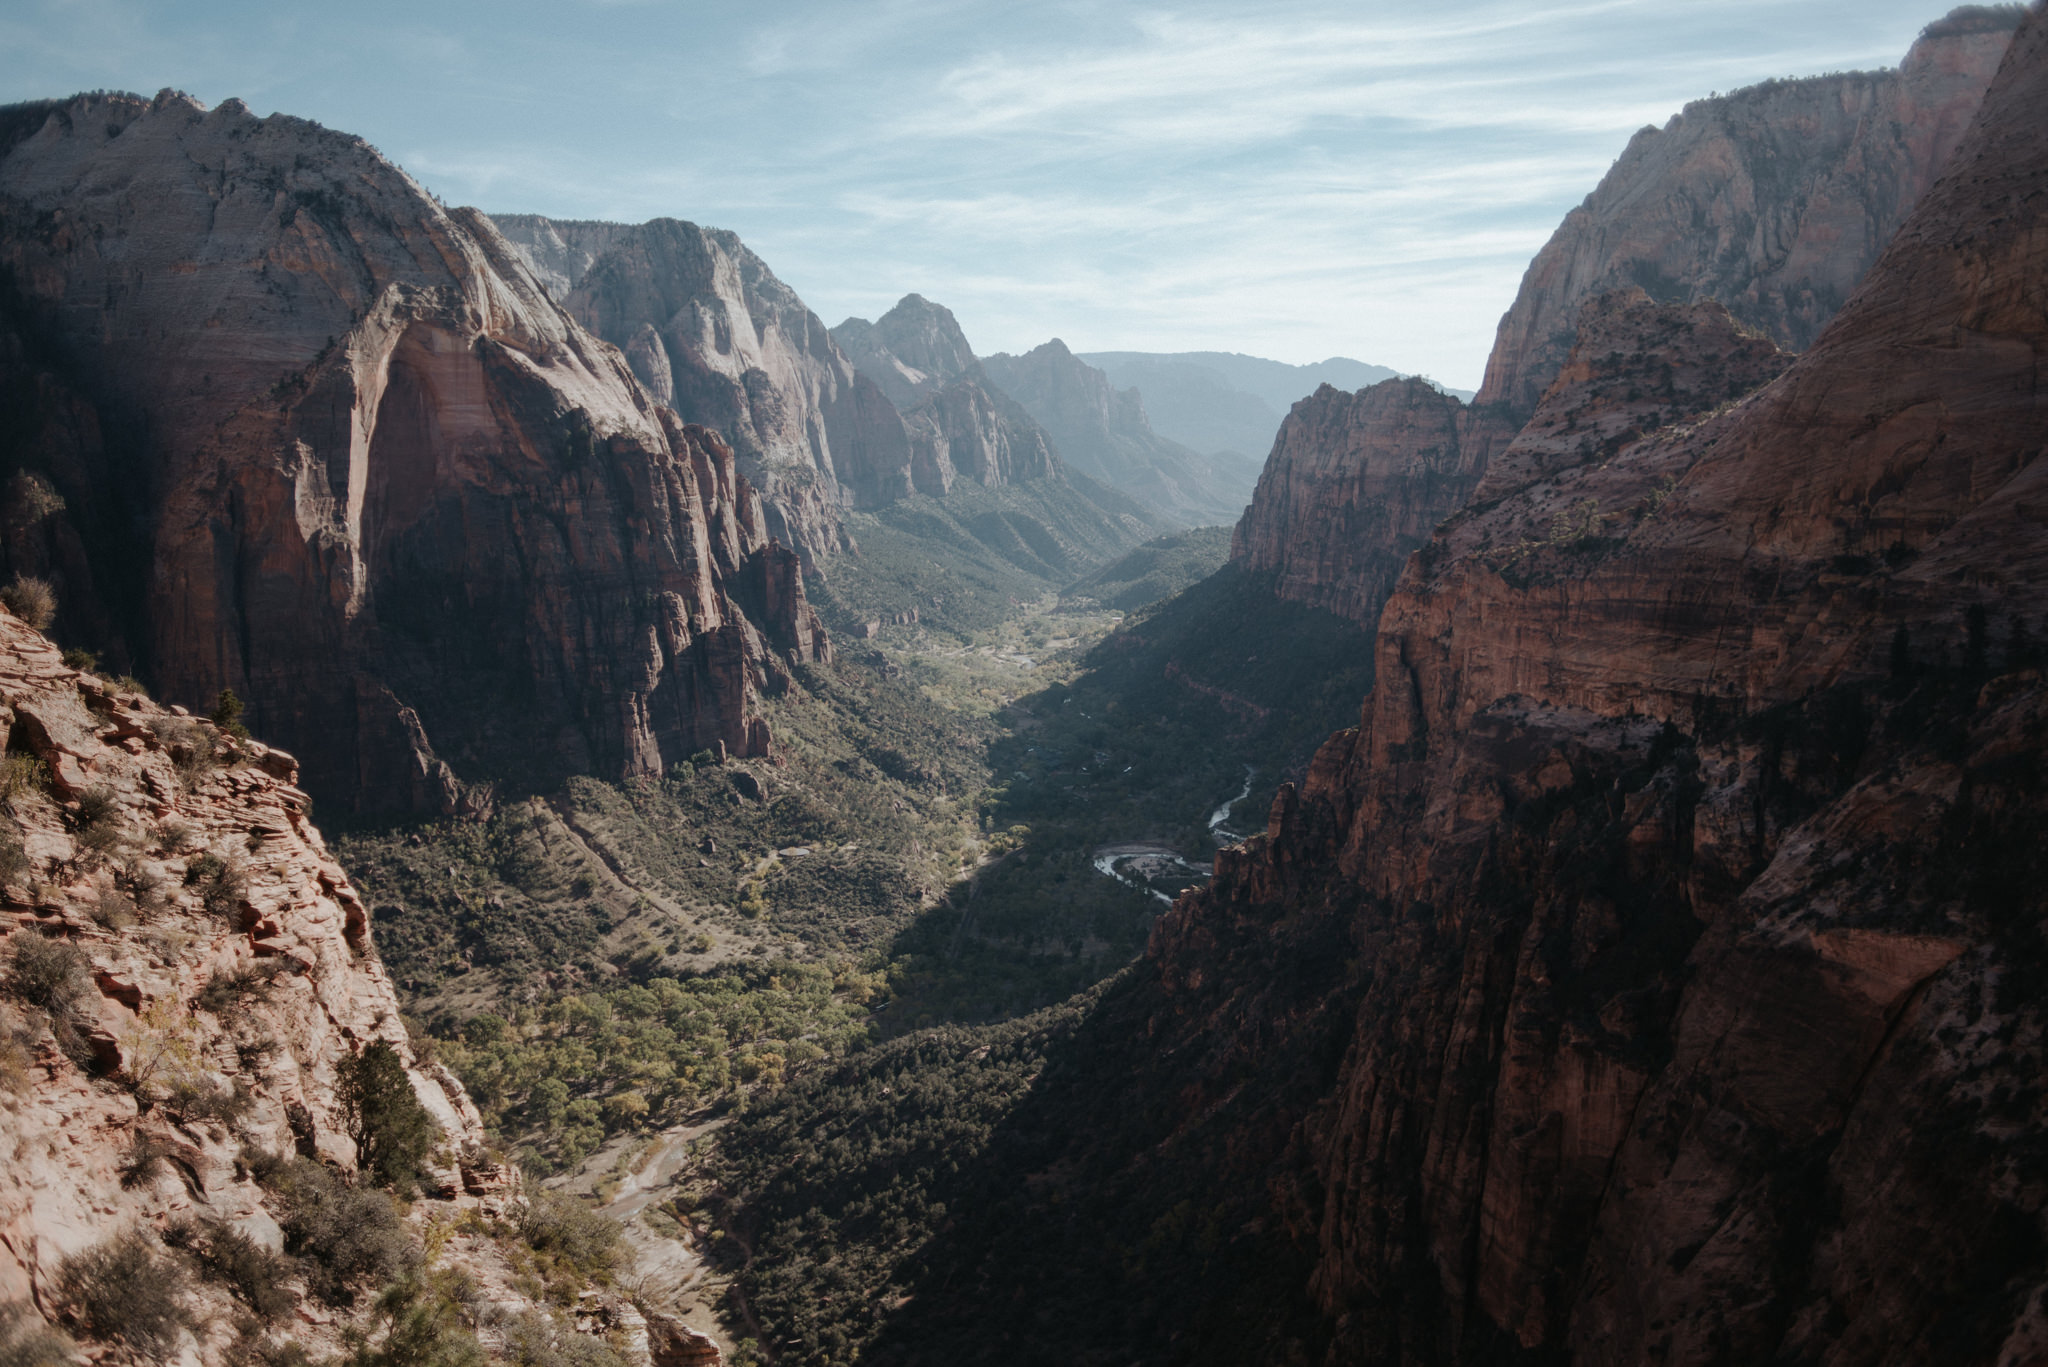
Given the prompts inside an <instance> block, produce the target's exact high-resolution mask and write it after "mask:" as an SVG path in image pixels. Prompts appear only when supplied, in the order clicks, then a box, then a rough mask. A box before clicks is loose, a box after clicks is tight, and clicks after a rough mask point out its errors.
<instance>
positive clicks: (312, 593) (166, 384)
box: [0, 93, 825, 810]
mask: <svg viewBox="0 0 2048 1367" xmlns="http://www.w3.org/2000/svg"><path fill="white" fill-rule="evenodd" d="M0 123H4V128H0V267H4V270H5V273H6V280H7V284H8V290H7V293H6V297H5V299H4V300H0V306H4V313H5V320H4V321H5V323H6V327H5V329H4V331H5V332H6V333H7V334H8V341H7V344H6V346H5V347H4V348H0V356H4V357H5V361H6V365H7V370H8V374H7V376H6V380H7V383H8V384H9V386H10V389H11V392H15V393H31V394H33V395H35V396H37V405H38V408H37V411H35V412H32V413H27V414H24V415H23V417H22V420H21V421H18V422H17V421H10V423H9V424H8V425H7V430H6V433H5V440H6V442H7V445H8V450H7V452H6V454H7V456H8V458H9V460H10V462H11V463H12V464H14V465H15V466H16V467H17V468H25V469H28V470H33V471H37V472H40V473H42V474H44V475H45V476H47V477H48V479H49V480H50V481H51V482H52V483H53V484H54V485H55V487H56V488H57V490H58V491H59V492H60V493H61V495H62V496H63V498H64V500H65V501H66V503H67V505H68V506H67V507H66V508H65V509H64V510H63V511H62V512H60V513H56V514H53V515H52V516H53V517H55V518H56V519H57V520H58V521H59V522H60V523H61V524H63V525H64V526H65V527H67V528H69V529H70V530H68V531H66V532H64V533H63V534H62V535H58V534H55V533H38V534H37V535H36V536H33V537H28V538H15V539H14V541H11V543H10V550H11V552H12V551H15V550H18V547H19V545H36V544H41V545H44V546H47V547H50V548H51V554H52V555H53V556H55V557H57V558H56V559H54V560H53V562H52V563H51V564H49V565H46V566H42V567H41V568H47V569H50V570H52V571H53V572H54V573H56V575H57V576H58V578H59V579H60V580H61V581H62V582H61V583H60V585H59V588H60V599H61V600H62V601H63V602H64V604H65V607H64V616H62V617H60V620H59V630H60V632H61V633H63V634H65V635H66V636H67V638H68V639H71V640H75V641H79V642H80V643H81V644H89V645H92V646H93V647H95V648H97V649H100V650H102V651H103V652H105V653H107V654H109V656H110V657H111V658H114V659H115V660H116V661H117V662H119V663H122V664H128V665H132V666H133V667H135V668H137V669H138V670H139V671H141V672H142V673H144V674H145V676H146V677H148V678H149V679H150V680H151V681H152V683H154V684H155V685H156V686H157V687H158V689H159V690H160V691H161V692H163V693H165V694H167V695H168V696H171V697H176V698H183V699H186V700H188V701H199V700H202V699H207V700H210V699H211V698H212V696H213V694H214V693H215V692H216V691H218V690H219V689H221V688H222V687H232V688H234V689H235V690H236V691H237V692H238V693H239V694H240V695H241V696H242V697H243V698H245V699H246V700H247V701H248V704H249V720H250V722H251V724H252V725H253V726H254V727H256V728H257V729H258V731H259V732H260V733H261V734H264V735H266V736H269V737H272V738H274V739H275V740H277V741H278V742H280V743H282V744H285V745H287V746H288V747H290V748H291V749H292V750H293V751H294V752H295V753H297V754H299V755H300V757H301V759H302V760H303V762H304V764H305V766H306V775H307V779H306V781H307V785H308V787H309V788H310V789H312V790H313V791H315V792H316V793H317V794H318V795H319V796H321V798H322V799H323V800H331V801H336V802H339V803H342V804H344V805H346V806H354V807H369V808H375V807H413V808H420V809H426V810H451V809H453V808H454V807H456V806H458V805H460V804H461V803H463V802H464V801H466V800H473V799H471V798H466V797H465V791H466V787H467V784H468V782H469V781H470V780H474V779H481V778H491V777H496V776H499V775H502V774H505V773H508V772H512V771H515V770H516V771H517V772H518V773H519V774H520V775H521V776H522V780H523V781H545V780H546V779H547V778H549V777H550V776H551V775H559V774H562V773H568V772H576V771H583V772H598V773H632V772H649V771H654V770H658V769H659V768H660V767H662V766H663V765H664V764H665V763H667V762H672V761H673V760H674V759H675V758H677V757H680V756H682V755H687V754H689V753H692V752H693V751H695V750H697V749H701V748H703V747H705V746H709V745H714V744H719V743H723V744H724V745H725V746H727V747H728V748H729V749H731V750H735V751H743V752H751V753H759V752H761V751H762V750H763V749H764V748H765V746H766V745H767V736H766V732H765V727H764V726H763V725H762V723H761V722H760V720H759V718H758V717H757V716H755V715H754V713H753V710H752V706H751V704H752V700H753V698H754V696H755V694H756V691H757V690H759V689H761V688H764V687H768V688H772V687H775V686H777V683H778V681H779V679H780V678H781V677H782V675H783V672H784V667H785V662H786V660H787V659H788V658H789V653H790V652H794V653H795V655H796V656H797V657H799V658H812V657H816V656H817V655H819V654H820V653H821V652H822V651H824V649H825V645H824V641H823V636H822V633H820V631H819V630H818V628H817V625H816V620H815V617H814V616H813V615H812V614H811V612H810V610H809V608H808V606H807V605H806V604H805V602H804V599H803V594H802V586H801V582H800V580H799V579H798V577H797V566H796V563H795V557H794V556H791V555H789V554H788V553H787V552H785V551H782V550H780V549H778V548H776V547H775V546H773V545H771V544H770V542H769V539H768V536H767V535H766V531H765V528H764V525H763V521H762V515H761V510H760V505H759V501H758V499H757V498H756V497H755V495H754V493H753V491H752V490H751V489H750V488H749V487H748V486H747V484H746V483H745V481H744V480H742V479H740V478H739V477H738V475H737V473H736V472H735V470H734V468H733V464H732V457H731V455H730V453H729V452H728V451H727V449H726V448H725V446H724V445H723V444H722V443H721V442H720V440H719V439H718V438H717V437H716V436H714V435H713V434H711V433H709V432H706V431H704V430H703V429H701V428H693V427H689V426H686V425H685V424H683V423H682V422H680V421H679V420H677V419H676V417H675V415H674V414H673V413H671V412H669V411H668V410H666V409H665V408H664V407H663V406H662V405H660V404H659V403H658V402H657V401H656V400H655V399H653V398H651V397H650V396H649V394H648V393H647V391H646V390H645V389H644V388H643V387H642V386H641V385H640V384H639V383H638V382H636V380H635V379H634V378H633V375H632V373H631V371H630V369H629V367H628V364H627V361H626V359H625V358H624V357H622V356H621V355H620V354H619V352H618V351H616V350H615V349H614V348H612V347H611V346H609V345H608V344H606V343H604V342H602V341H600V340H598V339H596V338H594V337H592V336H590V335H589V334H588V333H587V332H585V331H584V330H583V329H582V328H581V327H580V326H578V325H577V324H576V322H575V321H573V320H572V319H571V318H570V317H568V316H567V315H566V314H565V313H564V312H563V311H562V310H561V308H560V307H558V306H557V305H556V304H555V303H554V302H553V301H551V300H550V299H549V298H548V296H547V294H546V292H545V291H544V290H543V289H542V288H541V287H540V286H539V285H538V284H537V283H536V282H535V280H534V277H533V276H532V274H531V273H530V272H529V270H528V269H527V267H526V265H525V263H524V262H523V260H522V259H521V258H520V257H519V255H518V254H517V253H516V252H514V251H513V250H512V249H511V248H510V247H509V246H508V245H507V244H506V243H505V241H504V240H503V239H502V238H501V237H500V236H499V235H498V234H497V232H496V231H495V229H493V228H492V226H491V224H490V222H489V220H487V219H485V218H484V217H483V216H482V215H480V214H476V213H474V212H472V211H467V210H453V211H450V210H446V209H444V208H443V207H442V206H441V205H439V204H438V203H437V202H436V201H434V200H433V199H432V197H431V196H429V195H428V194H427V193H426V192H425V191H424V190H422V189H421V188H420V187H419V186H418V185H417V184H416V183H415V182H413V181H412V180H411V179H410V178H409V177H408V176H406V175H405V174H404V173H403V172H402V171H400V170H399V169H398V168H396V167H394V166H392V165H391V164H390V163H389V162H387V161H385V160H384V159H383V158H382V157H381V156H379V155H378V154H377V152H376V151H375V150H374V149H372V148H370V147H369V146H367V145H366V144H364V143H363V142H361V141H360V140H359V139H355V138H351V137H347V136H344V135H341V134H337V133H332V132H329V131H327V130H324V129H321V128H319V127H318V126H317V125H314V124H310V123H307V122H305V121H303V120H298V119H292V118H288V117H282V116H278V117H272V118H268V119H258V118H255V117H254V116H252V115H251V114H250V113H249V112H248V110H247V109H246V108H244V107H243V106H242V105H241V104H240V102H239V101H229V102H228V103H226V104H224V105H222V106H221V107H220V108H218V109H214V110H207V109H205V108H203V107H201V106H200V105H198V104H197V103H196V102H194V101H192V100H190V99H188V98H185V97H183V96H179V95H175V94H170V93H166V94H164V95H160V96H159V97H157V98H156V99H155V100H153V101H145V100H141V99H137V98H135V97H132V96H91V97H80V98H78V99H74V100H71V101H66V102H61V103H53V104H44V105H34V106H17V107H15V108H13V109H11V110H9V111H7V112H6V116H5V119H4V121H0ZM67 538H68V539H67ZM72 540H76V541H78V542H80V543H82V545H83V546H84V548H85V550H86V552H87V553H88V554H87V556H86V557H84V558H83V559H89V562H90V564H91V566H92V574H93V576H94V577H93V578H92V579H91V580H90V582H81V580H83V579H84V578H85V576H84V575H82V574H79V573H74V570H73V567H72V565H71V564H70V563H67V562H65V561H64V560H63V559H62V558H61V556H59V555H58V553H59V552H61V551H63V549H64V548H65V547H66V546H68V545H70V544H71V541H72ZM16 543H18V545H17V544H16ZM80 563H81V564H82V563H83V560H81V561H80ZM16 568H27V567H24V566H17V567H16ZM743 581H745V582H749V583H757V584H761V585H763V586H764V587H765V581H773V584H774V591H773V592H766V591H756V592H754V593H753V594H752V595H751V596H752V598H753V600H754V601H755V602H757V603H761V604H772V605H774V608H773V614H774V615H771V616H770V617H767V618H762V619H759V620H754V619H750V618H749V617H748V616H747V614H746V613H745V612H744V611H742V610H741V608H740V606H739V602H740V601H741V600H743V599H744V598H745V597H747V595H744V594H742V593H741V592H740V587H741V584H742V582H743Z"/></svg>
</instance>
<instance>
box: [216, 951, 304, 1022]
mask: <svg viewBox="0 0 2048 1367" xmlns="http://www.w3.org/2000/svg"><path fill="white" fill-rule="evenodd" d="M283 971H284V963H283V961H282V960H279V959H252V960H248V961H246V962H243V963H239V964H236V965H235V966H234V967H233V968H229V969H223V970H222V971H220V972H218V973H216V974H214V975H213V977H212V978H210V979H208V981H207V984H206V986H205V987H204V988H202V989H201V990H200V993H199V999H198V1002H199V1006H200V1007H201V1008H202V1009H204V1010H207V1011H211V1012H213V1014H214V1015H216V1016H222V1015H226V1014H227V1013H228V1012H230V1011H233V1010H234V1009H235V1008H237V1007H239V1006H242V1005H245V1004H246V1003H249V1002H262V1001H268V1000H270V997H271V994H272V993H273V992H275V991H276V990H277V975H278V974H280V973H282V972H283Z"/></svg>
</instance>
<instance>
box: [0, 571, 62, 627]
mask: <svg viewBox="0 0 2048 1367" xmlns="http://www.w3.org/2000/svg"><path fill="white" fill-rule="evenodd" d="M0 604H5V605H6V607H7V610H8V611H9V612H11V613H13V614H14V615H15V616H16V617H19V618H20V619H21V620H22V621H24V622H26V623H28V624H29V625H30V626H32V627H34V628H35V629H36V630H37V631H47V630H48V629H49V626H50V623H52V622H54V621H56V620H57V590H56V589H54V588H52V587H51V586H50V581H49V580H47V579H36V578H33V577H32V576H29V575H26V574H17V575H15V576H14V582H13V583H11V584H9V585H8V586H7V587H6V588H0Z"/></svg>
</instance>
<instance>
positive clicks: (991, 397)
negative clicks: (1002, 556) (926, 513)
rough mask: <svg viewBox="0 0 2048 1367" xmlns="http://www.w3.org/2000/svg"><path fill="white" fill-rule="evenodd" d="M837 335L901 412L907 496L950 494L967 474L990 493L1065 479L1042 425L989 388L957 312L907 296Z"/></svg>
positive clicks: (850, 322) (845, 325)
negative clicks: (907, 444) (906, 454)
mask: <svg viewBox="0 0 2048 1367" xmlns="http://www.w3.org/2000/svg"><path fill="white" fill-rule="evenodd" d="M832 336H833V338H834V339H835V340H836V341H838V342H839V343H840V345H841V346H843V347H845V348H846V352H847V354H848V355H849V356H851V357H853V360H854V364H855V365H856V366H858V367H859V368H860V371H861V373H862V374H863V375H866V376H868V377H869V378H871V379H873V380H874V381H875V383H876V384H877V385H878V386H879V387H880V388H881V390H882V391H883V392H884V393H885V394H887V395H888V396H889V399H890V401H891V402H892V403H894V404H895V405H896V406H897V407H898V408H899V409H900V410H901V411H902V414H903V425H904V428H905V430H906V431H907V433H908V434H909V439H910V451H911V455H910V467H909V469H908V471H907V472H906V476H907V477H906V480H905V486H904V490H903V491H904V492H905V493H909V492H916V493H921V494H929V495H931V496H932V497H934V498H937V497H943V496H944V495H945V494H946V493H948V492H950V491H951V490H952V488H953V484H954V481H955V480H957V479H960V478H963V477H964V478H967V479H971V480H973V481H974V482H975V483H977V484H981V485H985V486H988V487H990V488H994V487H997V486H1001V485H1008V484H1017V483H1020V482H1024V481H1029V480H1041V479H1058V480H1064V479H1065V478H1066V471H1065V469H1064V468H1063V466H1062V465H1061V463H1060V460H1059V457H1058V456H1057V455H1055V454H1054V452H1053V446H1052V441H1051V439H1050V438H1049V437H1048V436H1047V435H1046V433H1045V429H1043V428H1042V427H1040V426H1039V425H1038V424H1037V423H1036V422H1034V421H1033V420H1032V418H1031V415H1030V414H1028V413H1026V412H1025V411H1024V409H1023V408H1022V407H1020V406H1019V405H1018V403H1017V402H1016V400H1014V399H1012V398H1010V396H1009V395H1007V394H1005V393H1003V391H1001V390H1000V389H998V388H996V387H995V386H994V385H993V384H991V383H990V382H989V379H988V376H987V375H986V374H984V373H983V371H982V368H981V362H979V361H978V360H976V359H975V356H974V351H973V348H971V347H970V346H969V345H968V344H967V336H966V334H965V333H963V332H962V331H961V330H960V324H959V323H958V322H957V321H956V320H955V319H954V317H953V314H952V312H951V310H949V309H946V308H944V307H943V306H941V305H938V304H934V303H932V302H931V301H930V300H929V299H926V298H924V297H923V296H922V295H916V294H906V295H905V296H903V298H902V299H901V300H900V301H898V303H897V305H896V307H894V308H892V309H890V310H889V311H888V312H887V313H885V314H883V315H882V317H881V318H880V319H879V320H878V321H876V322H873V323H870V322H868V321H867V319H865V318H849V319H847V320H846V321H845V322H843V323H841V324H840V325H839V326H838V327H836V328H834V329H833V330H832Z"/></svg>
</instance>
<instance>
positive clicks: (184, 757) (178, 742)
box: [149, 717, 215, 792]
mask: <svg viewBox="0 0 2048 1367" xmlns="http://www.w3.org/2000/svg"><path fill="white" fill-rule="evenodd" d="M149 729H150V730H151V731H154V732H155V733H156V738H157V740H158V741H159V742H161V743H162V745H163V747H164V749H165V750H167V751H169V752H170V756H171V768H172V770H173V771H174V772H175V773H176V774H177V778H178V784H179V786H180V787H182V788H183V789H185V791H187V792H190V791H191V790H192V789H194V788H196V787H197V786H198V785H199V784H200V783H202V782H203V781H204V780H205V778H206V775H207V774H208V773H209V772H210V771H211V770H212V769H213V767H214V763H215V756H214V742H213V737H212V736H211V735H210V734H208V733H207V730H206V728H205V727H203V726H201V725H200V724H199V723H198V722H195V721H187V720H186V719H184V718H183V717H155V718H152V719H151V721H150V723H149Z"/></svg>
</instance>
